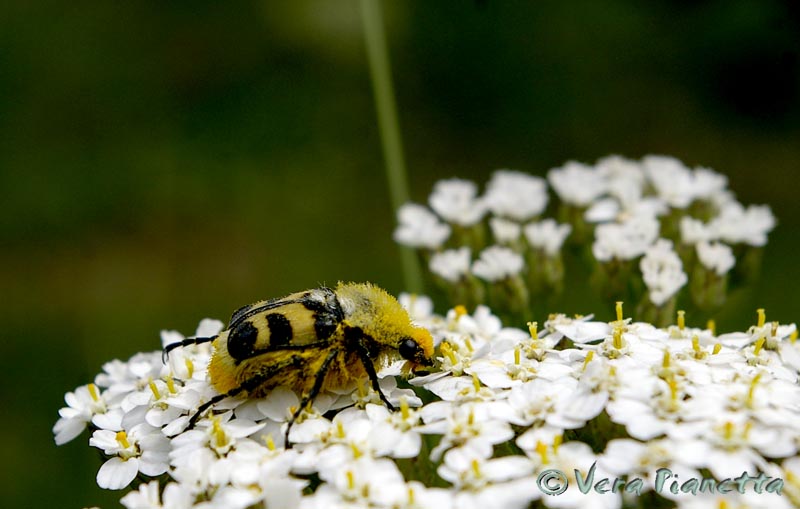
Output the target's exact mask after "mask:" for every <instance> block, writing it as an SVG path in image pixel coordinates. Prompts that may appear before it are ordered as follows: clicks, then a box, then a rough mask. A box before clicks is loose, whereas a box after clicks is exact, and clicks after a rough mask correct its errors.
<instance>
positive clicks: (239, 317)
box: [228, 299, 300, 329]
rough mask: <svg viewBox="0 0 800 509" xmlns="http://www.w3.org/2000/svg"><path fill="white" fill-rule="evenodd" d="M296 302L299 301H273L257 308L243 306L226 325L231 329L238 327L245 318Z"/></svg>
mask: <svg viewBox="0 0 800 509" xmlns="http://www.w3.org/2000/svg"><path fill="white" fill-rule="evenodd" d="M298 302H300V301H299V300H295V299H275V300H271V301H269V302H265V303H263V304H261V305H259V306H245V307H244V308H240V309H239V310H237V311H236V312H235V313H234V314H233V316H232V317H231V323H229V324H228V328H229V329H233V328H234V327H236V326H237V325H239V324H240V323H241V322H242V321H243V320H246V319H247V318H250V317H251V316H253V315H257V314H259V313H261V312H263V311H269V310H270V309H276V308H279V307H281V306H287V305H289V304H296V303H298ZM246 308H249V309H246Z"/></svg>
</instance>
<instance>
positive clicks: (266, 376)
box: [186, 356, 301, 429]
mask: <svg viewBox="0 0 800 509" xmlns="http://www.w3.org/2000/svg"><path fill="white" fill-rule="evenodd" d="M299 360H301V359H300V357H298V356H293V357H290V358H289V359H287V360H286V361H284V362H281V363H279V364H275V365H273V366H270V367H269V369H266V370H264V371H261V372H259V373H256V374H254V375H253V376H252V377H250V378H248V379H247V380H244V381H243V382H242V383H241V384H240V385H239V386H238V387H234V388H233V389H231V390H229V391H228V392H226V393H224V394H217V395H216V396H214V397H213V398H211V399H210V400H208V401H206V402H205V403H203V404H202V405H200V406H199V407H198V408H197V410H196V411H195V413H194V414H193V415H192V418H191V419H189V426H187V428H186V429H192V428H193V427H194V425H195V424H197V421H198V420H199V419H200V416H201V415H203V413H205V411H206V410H208V409H209V408H211V407H212V406H214V405H216V404H217V403H219V402H220V401H222V400H223V399H225V398H229V397H234V396H238V395H239V394H241V393H242V392H248V393H250V392H253V391H254V390H256V389H258V388H259V387H261V386H262V385H264V384H265V383H267V382H268V381H269V380H270V379H271V378H272V377H274V376H275V375H277V374H278V373H280V372H281V371H282V370H283V369H286V368H288V367H292V366H296V365H297V363H298V361H299Z"/></svg>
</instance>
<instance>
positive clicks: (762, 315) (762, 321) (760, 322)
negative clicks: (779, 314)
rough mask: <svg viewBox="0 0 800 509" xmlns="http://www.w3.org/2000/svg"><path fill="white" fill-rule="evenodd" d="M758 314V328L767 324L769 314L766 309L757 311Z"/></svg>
mask: <svg viewBox="0 0 800 509" xmlns="http://www.w3.org/2000/svg"><path fill="white" fill-rule="evenodd" d="M756 313H757V314H758V325H756V327H759V328H760V327H763V326H764V324H765V323H767V314H766V313H765V312H764V308H758V309H756Z"/></svg>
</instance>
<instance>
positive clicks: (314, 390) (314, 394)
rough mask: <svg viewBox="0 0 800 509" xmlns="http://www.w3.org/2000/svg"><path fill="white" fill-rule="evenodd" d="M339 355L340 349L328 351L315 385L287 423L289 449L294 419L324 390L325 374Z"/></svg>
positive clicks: (286, 437) (304, 396) (301, 400)
mask: <svg viewBox="0 0 800 509" xmlns="http://www.w3.org/2000/svg"><path fill="white" fill-rule="evenodd" d="M337 355H339V350H331V351H330V353H328V356H327V357H325V360H324V361H323V362H322V366H320V368H319V371H317V375H316V376H315V377H314V385H313V386H312V387H311V390H310V391H309V392H307V393H305V394H303V397H302V399H300V404H299V405H297V409H295V411H294V413H293V414H292V418H291V419H289V423H288V424H287V425H286V432H285V433H284V436H283V439H284V442H283V443H284V444H285V447H286V448H287V449H291V448H292V443H291V442H290V441H289V432H290V431H291V430H292V425H293V424H294V421H296V420H297V419H298V418H299V417H300V414H301V413H303V410H304V409H305V408H306V406H307V405H308V404H309V403H311V402H312V401H314V398H316V397H317V395H318V394H319V393H320V391H321V390H322V384H323V383H325V375H327V374H328V370H329V369H330V367H331V363H332V362H333V360H334V359H335V358H336V356H337Z"/></svg>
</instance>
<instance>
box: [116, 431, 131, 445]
mask: <svg viewBox="0 0 800 509" xmlns="http://www.w3.org/2000/svg"><path fill="white" fill-rule="evenodd" d="M117 442H119V445H120V446H121V447H122V448H123V449H128V448H129V447H130V446H131V443H130V442H129V441H128V434H127V433H125V432H124V431H118V432H117Z"/></svg>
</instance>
